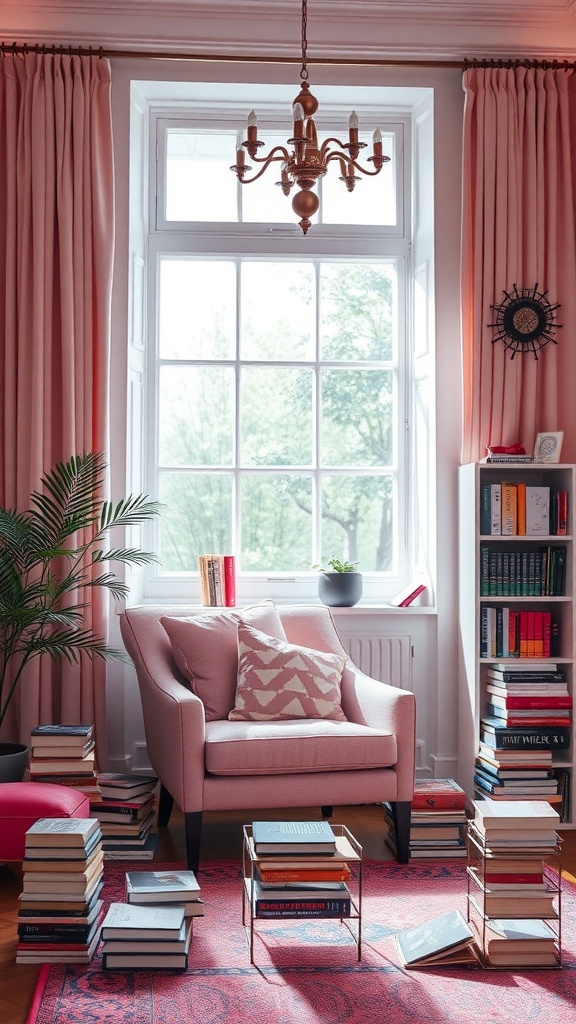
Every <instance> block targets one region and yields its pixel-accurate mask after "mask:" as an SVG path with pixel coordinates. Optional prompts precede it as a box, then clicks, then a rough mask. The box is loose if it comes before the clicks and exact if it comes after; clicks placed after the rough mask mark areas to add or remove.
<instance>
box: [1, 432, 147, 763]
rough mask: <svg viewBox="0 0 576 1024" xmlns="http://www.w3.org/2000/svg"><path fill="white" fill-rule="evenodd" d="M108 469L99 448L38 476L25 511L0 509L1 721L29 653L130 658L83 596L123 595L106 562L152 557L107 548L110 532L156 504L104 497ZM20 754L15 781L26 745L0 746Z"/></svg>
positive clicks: (8, 756) (6, 756) (4, 753)
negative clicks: (98, 627)
mask: <svg viewBox="0 0 576 1024" xmlns="http://www.w3.org/2000/svg"><path fill="white" fill-rule="evenodd" d="M106 468H107V465H106V461H105V457H104V455H103V454H102V453H101V452H88V453H87V454H84V455H74V456H73V457H72V458H71V459H69V461H68V462H65V463H62V462H60V463H58V464H57V465H56V466H54V468H53V469H51V470H50V471H49V472H47V473H46V474H45V475H44V476H43V478H42V489H41V490H39V491H34V492H33V493H32V495H31V498H30V504H31V508H30V509H28V510H27V511H25V512H17V511H15V510H14V509H6V508H1V507H0V726H1V725H2V722H3V721H4V718H5V717H6V714H7V711H8V708H9V706H10V702H11V701H12V699H13V698H14V695H15V693H16V690H17V688H18V686H19V684H20V681H21V679H22V673H23V671H24V669H25V667H26V665H28V664H29V663H30V662H31V661H32V660H33V659H34V658H38V657H40V656H41V655H43V654H47V655H49V657H50V658H51V659H52V660H53V661H60V660H62V659H63V658H65V659H66V660H68V661H69V662H75V661H78V660H79V659H80V657H81V655H82V654H86V655H88V656H89V657H100V658H108V657H115V658H121V659H123V660H128V659H127V657H126V655H125V654H123V653H122V652H120V651H117V650H115V649H114V648H112V647H109V646H108V645H107V644H106V643H105V642H104V641H103V640H102V638H100V637H98V636H97V635H96V634H95V633H93V631H92V630H91V629H90V628H87V627H86V626H85V617H84V610H85V607H86V603H85V600H84V596H83V595H84V594H85V592H86V591H87V590H88V589H90V588H104V589H105V590H107V591H109V593H110V594H111V595H112V596H113V597H114V598H115V599H116V600H120V599H122V598H124V597H126V596H127V593H128V587H127V585H126V584H125V583H123V582H122V581H121V580H120V579H119V578H118V576H117V575H116V573H115V572H114V571H113V570H112V569H111V568H110V563H116V564H118V565H120V564H123V565H144V564H147V563H149V562H152V561H154V560H155V558H154V555H152V554H151V553H150V552H146V551H141V550H140V549H138V548H127V547H120V548H111V547H108V539H107V538H108V533H109V531H110V530H112V529H113V528H114V527H121V528H126V527H131V526H135V525H138V524H140V523H143V522H146V521H148V520H150V519H151V518H152V517H153V516H155V515H157V514H158V512H159V511H160V506H159V504H158V503H157V502H155V501H150V500H149V499H148V497H147V496H146V495H130V496H129V497H127V498H124V499H123V500H121V501H119V502H117V503H116V504H114V503H112V502H110V501H104V500H103V499H102V497H101V494H102V485H103V482H104V477H105V472H106ZM18 753H20V760H21V761H23V764H22V767H21V769H20V775H19V776H18V768H17V767H16V771H15V774H16V777H17V778H18V777H20V778H21V777H22V772H23V770H24V768H25V767H26V763H27V756H28V749H27V747H22V745H21V744H6V743H3V744H0V762H5V763H6V761H7V763H8V764H10V763H14V761H16V763H17V762H18V757H17V756H16V758H14V755H15V754H16V755H17V754H18ZM1 771H2V769H1V765H0V773H1ZM1 778H2V775H1V774H0V779H1Z"/></svg>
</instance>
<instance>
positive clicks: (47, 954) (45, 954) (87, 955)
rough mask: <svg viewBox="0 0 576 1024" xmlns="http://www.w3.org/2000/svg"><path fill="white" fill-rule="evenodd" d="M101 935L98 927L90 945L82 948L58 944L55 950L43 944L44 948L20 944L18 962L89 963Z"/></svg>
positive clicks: (17, 953)
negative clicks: (62, 946) (69, 947)
mask: <svg viewBox="0 0 576 1024" xmlns="http://www.w3.org/2000/svg"><path fill="white" fill-rule="evenodd" d="M99 941H100V937H99V934H98V929H96V931H95V934H94V936H93V938H92V941H91V943H90V945H89V946H82V947H81V948H80V949H68V950H66V949H62V948H61V946H56V947H55V948H54V949H53V950H52V949H47V948H46V946H43V947H42V949H27V948H26V946H25V944H18V946H17V949H16V963H17V964H60V963H66V964H89V963H90V961H91V960H92V957H93V956H94V953H95V952H96V949H97V948H98V943H99Z"/></svg>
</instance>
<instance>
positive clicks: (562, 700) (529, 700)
mask: <svg viewBox="0 0 576 1024" xmlns="http://www.w3.org/2000/svg"><path fill="white" fill-rule="evenodd" d="M535 685H536V684H535ZM491 701H492V704H497V705H498V706H499V707H502V708H571V707H572V697H571V696H570V694H566V696H565V697H561V696H558V697H541V696H540V695H536V694H535V695H534V696H533V697H530V696H529V697H514V696H512V695H511V694H507V695H506V697H498V696H496V694H492V695H491Z"/></svg>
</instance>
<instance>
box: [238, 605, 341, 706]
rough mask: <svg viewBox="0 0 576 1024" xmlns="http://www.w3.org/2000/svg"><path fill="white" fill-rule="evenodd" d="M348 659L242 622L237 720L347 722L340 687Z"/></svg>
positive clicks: (239, 626)
mask: <svg viewBox="0 0 576 1024" xmlns="http://www.w3.org/2000/svg"><path fill="white" fill-rule="evenodd" d="M345 665H346V658H345V657H341V656H340V655H338V654H323V653H321V652H320V651H313V650H311V649H310V648H309V647H297V646H296V645H295V644H289V643H288V642H287V641H283V640H277V639H276V638H275V637H273V636H268V635H267V634H266V633H262V632H261V630H259V629H255V628H254V627H253V626H250V625H248V623H243V622H240V623H239V624H238V683H237V686H236V703H235V705H234V707H233V709H232V711H231V712H230V714H229V715H228V718H229V719H231V720H232V721H244V722H246V721H252V722H270V721H278V720H280V719H292V720H293V719H298V718H332V719H334V720H336V721H338V722H345V721H346V716H345V715H344V712H343V711H342V708H341V707H340V699H341V698H340V683H341V680H342V673H343V671H344V666H345Z"/></svg>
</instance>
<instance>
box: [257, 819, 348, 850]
mask: <svg viewBox="0 0 576 1024" xmlns="http://www.w3.org/2000/svg"><path fill="white" fill-rule="evenodd" d="M252 838H253V841H254V850H255V852H256V855H257V856H260V855H261V854H270V853H272V854H284V855H286V854H287V855H289V856H292V855H293V854H301V853H310V854H334V853H335V852H336V837H335V835H334V832H333V831H332V828H331V826H330V824H329V823H328V822H327V821H324V820H322V821H254V822H253V823H252Z"/></svg>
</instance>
